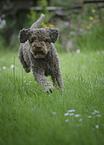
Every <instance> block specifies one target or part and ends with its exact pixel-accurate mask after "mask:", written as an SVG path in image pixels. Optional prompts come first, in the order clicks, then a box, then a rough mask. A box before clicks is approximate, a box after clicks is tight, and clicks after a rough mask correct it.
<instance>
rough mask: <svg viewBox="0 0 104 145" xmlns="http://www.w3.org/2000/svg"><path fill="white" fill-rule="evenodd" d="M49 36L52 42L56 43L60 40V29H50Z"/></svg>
mask: <svg viewBox="0 0 104 145" xmlns="http://www.w3.org/2000/svg"><path fill="white" fill-rule="evenodd" d="M49 33H50V34H49V36H50V38H51V42H53V43H55V42H56V40H57V39H58V36H59V32H58V29H56V28H50V29H49Z"/></svg>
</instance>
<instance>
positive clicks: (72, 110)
mask: <svg viewBox="0 0 104 145" xmlns="http://www.w3.org/2000/svg"><path fill="white" fill-rule="evenodd" d="M67 112H75V109H71V110H68V111H67Z"/></svg>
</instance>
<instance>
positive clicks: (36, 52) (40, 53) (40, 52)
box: [32, 49, 47, 58]
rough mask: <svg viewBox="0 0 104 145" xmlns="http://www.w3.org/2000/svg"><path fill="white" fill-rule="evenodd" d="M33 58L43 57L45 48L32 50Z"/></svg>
mask: <svg viewBox="0 0 104 145" xmlns="http://www.w3.org/2000/svg"><path fill="white" fill-rule="evenodd" d="M32 52H33V54H34V57H35V58H45V55H46V53H47V52H46V50H34V49H33V50H32Z"/></svg>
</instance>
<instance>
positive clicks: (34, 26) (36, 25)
mask: <svg viewBox="0 0 104 145" xmlns="http://www.w3.org/2000/svg"><path fill="white" fill-rule="evenodd" d="M44 18H45V15H44V14H41V16H40V18H39V19H38V20H37V21H36V22H35V23H33V24H32V26H31V27H30V29H35V28H39V26H40V25H41V24H42V22H43V21H44Z"/></svg>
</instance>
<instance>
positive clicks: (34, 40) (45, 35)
mask: <svg viewBox="0 0 104 145" xmlns="http://www.w3.org/2000/svg"><path fill="white" fill-rule="evenodd" d="M57 38H58V30H57V29H55V28H49V27H46V28H40V29H24V28H23V29H22V30H21V31H20V34H19V40H20V42H21V43H25V42H26V41H27V40H28V41H29V44H30V51H31V53H32V54H33V55H34V57H35V58H44V57H45V56H46V54H47V53H48V49H49V48H50V47H49V46H50V43H51V42H53V43H55V42H56V40H57Z"/></svg>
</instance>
